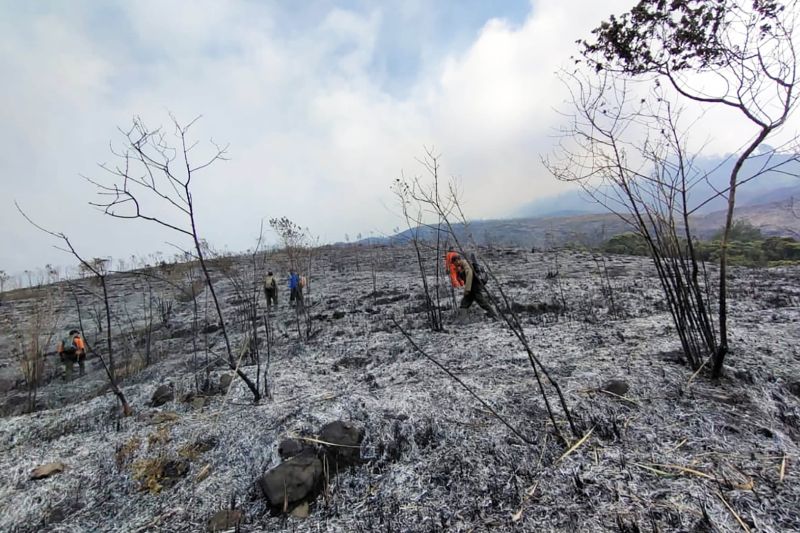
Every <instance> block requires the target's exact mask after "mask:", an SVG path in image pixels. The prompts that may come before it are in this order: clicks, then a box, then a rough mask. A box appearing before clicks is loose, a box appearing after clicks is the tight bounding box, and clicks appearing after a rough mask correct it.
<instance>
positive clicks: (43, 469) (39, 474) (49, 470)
mask: <svg viewBox="0 0 800 533" xmlns="http://www.w3.org/2000/svg"><path fill="white" fill-rule="evenodd" d="M64 468H65V465H64V463H62V462H60V461H57V462H55V463H47V464H44V465H41V466H37V467H36V468H34V469H33V471H32V472H31V479H44V478H47V477H50V476H52V475H53V474H58V473H60V472H63V471H64Z"/></svg>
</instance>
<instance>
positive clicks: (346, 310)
mask: <svg viewBox="0 0 800 533" xmlns="http://www.w3.org/2000/svg"><path fill="white" fill-rule="evenodd" d="M480 257H481V258H483V260H484V261H485V262H486V263H487V264H488V265H491V267H492V269H493V271H494V272H495V273H496V275H497V278H498V280H497V281H495V282H490V284H489V286H488V287H489V290H491V291H495V290H497V286H496V285H493V284H492V283H498V282H499V284H501V285H502V287H503V289H504V291H505V292H506V294H507V295H508V297H509V298H510V300H511V302H512V307H513V309H515V311H516V313H517V314H518V316H519V318H520V321H521V322H522V324H523V325H524V328H525V331H526V334H527V337H528V339H529V341H530V344H531V348H532V350H533V351H534V353H535V354H536V355H537V357H539V358H540V359H541V360H542V362H543V363H544V365H545V366H546V367H547V368H548V369H549V371H550V373H551V374H552V376H553V377H554V379H555V380H556V381H557V382H558V384H559V385H560V387H561V389H562V390H563V392H564V395H565V398H566V402H567V405H568V406H569V408H570V412H571V415H572V417H573V419H574V421H575V424H576V426H577V430H578V435H577V436H573V435H572V434H570V433H569V432H568V431H567V430H566V428H567V426H566V424H565V420H564V419H563V417H562V416H560V415H559V413H558V411H556V416H557V418H558V422H559V426H560V428H558V429H557V428H554V427H553V425H552V423H551V422H550V419H549V417H548V414H547V408H546V406H545V405H544V402H543V401H542V398H541V396H540V395H539V393H538V389H537V385H536V381H535V377H534V374H533V371H532V370H531V366H530V364H529V362H528V358H527V356H526V354H525V350H524V349H523V347H522V346H520V345H519V342H518V340H517V339H516V338H515V337H514V335H512V334H511V332H510V331H509V330H508V328H507V327H506V325H505V324H504V323H503V321H494V320H489V319H488V318H487V317H485V316H484V313H483V312H482V311H481V310H480V309H477V308H476V306H473V308H472V309H470V310H469V311H468V312H467V313H459V312H457V311H456V310H454V309H452V306H453V304H454V303H457V299H458V297H459V296H460V295H459V294H458V293H456V294H453V293H451V290H450V288H449V286H446V285H445V284H444V283H442V285H441V286H440V294H441V297H440V299H439V303H440V305H441V306H442V308H443V318H444V331H443V332H432V331H431V330H430V328H429V327H428V326H427V323H426V316H425V310H426V307H425V301H424V298H423V294H422V288H421V282H420V279H419V270H418V267H417V264H416V260H415V252H414V250H413V249H412V248H408V247H404V246H383V247H366V246H363V247H362V246H349V247H327V248H323V249H320V250H317V252H316V256H315V258H314V261H313V264H312V266H311V268H308V269H304V271H305V274H306V275H307V276H308V278H309V285H308V287H307V293H306V310H307V314H297V313H296V312H295V309H294V308H292V307H290V305H289V302H288V290H287V289H286V287H285V284H284V285H281V286H280V289H279V290H280V293H279V303H278V307H277V309H273V310H271V311H269V312H267V310H266V308H265V306H264V298H263V294H262V293H261V292H260V287H253V284H252V283H253V279H252V269H253V260H252V258H251V257H249V256H241V257H236V258H218V259H215V260H214V261H213V262H212V265H213V267H212V277H213V279H214V282H215V286H216V288H217V291H218V294H219V296H220V300H221V303H222V304H223V312H224V315H225V318H226V321H227V322H228V334H229V336H230V341H231V345H232V346H233V350H234V355H235V357H236V364H237V365H238V367H239V369H240V370H241V371H242V372H243V373H245V374H246V375H247V376H248V377H249V378H250V379H251V380H253V381H256V380H257V383H258V386H259V390H260V391H261V394H262V397H261V399H260V400H259V401H258V403H254V402H253V395H252V394H251V392H250V391H249V389H248V388H247V387H246V386H245V384H244V383H243V382H242V380H241V379H240V378H238V377H235V375H234V373H233V372H232V371H231V370H230V369H229V365H228V362H227V360H226V356H225V353H224V348H223V346H224V340H223V338H222V332H221V330H220V325H219V324H218V321H217V320H216V319H215V318H214V317H215V315H214V314H213V312H212V311H211V309H210V308H209V306H210V305H211V304H210V300H209V297H208V294H207V293H208V290H207V289H206V288H205V287H204V285H203V284H202V282H201V283H197V279H199V278H196V277H193V276H192V273H191V265H172V266H170V265H165V266H162V267H160V268H154V269H150V270H147V271H141V272H128V273H122V274H113V275H110V276H109V278H108V281H109V295H110V297H111V302H110V305H111V308H112V314H113V320H112V333H113V335H112V338H113V346H114V351H115V371H116V373H117V374H116V375H117V376H118V377H119V383H120V388H121V390H122V392H124V394H125V396H126V398H127V401H128V402H129V404H130V405H131V407H132V408H133V411H134V412H133V414H132V415H131V416H127V417H124V416H121V413H120V408H119V402H118V401H117V399H116V398H115V396H114V395H113V394H112V393H111V392H110V391H109V385H108V379H107V376H106V373H105V371H104V370H103V367H102V363H101V361H100V358H99V357H98V356H97V355H91V354H90V357H89V359H88V360H87V375H86V376H83V377H76V379H74V380H73V381H71V382H68V383H64V382H62V380H61V372H62V369H63V367H62V365H60V363H59V361H58V358H57V356H55V355H54V354H52V353H51V354H50V355H48V356H46V357H45V359H44V363H43V368H42V370H41V376H42V379H41V384H40V385H39V387H38V389H37V390H36V393H35V395H34V394H33V393H32V392H31V391H29V390H28V389H27V387H26V382H25V379H24V377H23V373H22V371H21V369H20V361H21V360H24V353H23V352H22V351H21V350H20V348H19V347H20V346H23V347H24V346H25V345H26V339H27V338H29V337H30V335H31V332H35V333H36V334H37V335H41V337H42V339H41V341H40V342H41V343H42V344H43V345H44V344H46V345H47V347H46V348H44V351H45V352H52V351H53V350H54V345H55V342H56V341H57V337H58V336H60V335H62V334H63V331H62V330H63V329H64V328H68V327H72V326H73V325H75V324H77V323H78V322H82V323H83V328H82V329H83V330H84V331H85V333H86V337H87V341H88V342H89V344H90V346H92V347H93V348H94V349H95V350H96V352H97V353H99V354H101V355H107V354H105V353H104V350H106V348H105V337H104V335H105V334H106V330H105V329H103V330H102V331H100V329H101V327H102V328H105V325H104V323H103V321H102V320H97V319H95V316H96V315H98V314H99V315H100V316H102V314H103V312H102V309H101V308H99V307H96V306H97V305H98V300H97V298H96V297H95V296H93V295H96V294H97V292H98V291H97V287H96V286H95V285H93V281H92V280H91V279H85V280H80V281H76V282H72V284H71V285H68V284H66V283H62V284H59V285H58V286H50V287H42V288H41V289H31V290H26V291H14V292H9V293H5V294H3V302H2V304H1V305H0V320H2V324H3V338H2V340H3V343H4V345H5V346H7V347H12V348H11V349H9V350H6V351H5V352H4V355H3V360H2V368H1V369H0V371H1V372H2V374H1V375H0V378H2V380H1V381H0V383H2V396H0V406H2V407H1V408H2V413H3V418H2V419H1V420H0V450H2V454H1V455H0V487H2V488H0V529H2V530H4V531H42V530H48V531H75V530H90V529H91V530H98V531H202V530H213V529H218V530H226V529H230V530H233V529H234V528H237V527H238V528H239V529H240V530H241V531H262V530H279V531H284V530H287V531H289V530H290V531H319V530H323V531H348V532H349V531H375V530H380V531H441V530H449V531H486V530H497V531H563V530H578V531H599V530H610V531H740V530H759V531H794V530H800V515H799V514H798V511H797V510H798V509H800V489H799V488H798V479H799V476H800V474H798V470H797V460H798V457H799V456H800V446H799V444H800V359H798V345H799V342H800V286H799V285H798V283H797V279H798V275H799V274H800V268H798V267H797V266H791V267H780V268H770V269H747V268H737V269H735V270H734V271H733V273H732V276H731V279H730V304H731V331H732V335H731V345H732V352H731V354H730V356H729V359H728V364H729V365H730V366H729V367H727V368H726V372H725V376H724V377H723V378H722V379H721V380H720V381H718V382H717V381H712V380H710V379H708V377H707V375H706V373H705V372H703V371H701V372H698V373H695V372H694V371H693V370H692V369H691V368H690V367H689V366H687V365H686V362H685V361H684V360H683V358H682V355H681V352H680V343H679V342H678V339H677V338H676V335H675V332H674V327H673V322H672V320H671V319H670V317H669V314H668V311H667V307H666V304H665V302H664V301H663V296H662V292H661V290H660V287H659V282H658V278H657V276H656V273H655V271H654V269H653V267H652V264H651V262H650V261H649V260H648V259H647V258H643V257H627V256H613V257H600V256H597V255H592V254H590V253H588V252H575V251H562V252H558V251H545V252H540V251H536V252H531V251H530V250H525V249H515V248H508V249H484V250H481V251H480ZM434 260H435V259H434V258H431V262H430V263H429V264H430V265H431V268H433V265H434V262H433V261H434ZM265 264H266V265H267V267H268V268H270V269H271V270H273V271H275V272H276V274H279V277H280V279H281V280H283V279H284V277H285V272H286V271H287V268H288V265H287V262H286V257H285V256H283V255H282V254H280V253H274V254H268V256H267V257H266V263H265ZM708 268H709V270H708V275H709V276H710V278H711V279H712V280H713V278H714V276H715V274H716V273H715V270H714V268H713V267H711V266H709V267H708ZM248 273H249V274H248ZM431 273H433V271H432V272H431ZM262 276H263V272H261V271H258V272H257V276H256V277H257V280H256V281H258V282H260V279H261V277H262ZM252 294H257V295H259V300H258V306H257V308H256V312H255V314H254V315H253V314H252V313H251V312H250V311H248V301H249V298H250V297H251V295H252ZM74 295H77V299H78V301H79V302H80V303H81V306H82V309H83V311H82V315H83V316H82V317H81V319H80V320H79V319H78V316H77V312H76V306H75V298H74ZM393 320H395V321H396V322H397V324H398V325H399V327H402V328H403V330H405V331H406V332H408V334H409V336H410V337H411V339H412V340H413V341H414V343H415V344H416V345H417V346H419V347H420V348H421V349H422V350H424V351H425V352H426V353H428V354H429V355H431V356H432V357H434V358H436V360H437V361H439V362H440V363H441V364H442V365H443V366H445V367H446V368H447V369H448V370H449V371H450V372H452V373H453V374H454V375H455V376H457V377H458V378H459V379H460V380H461V381H463V382H464V384H466V385H467V386H469V388H470V389H471V390H472V391H474V392H475V393H476V394H477V395H478V396H479V397H480V398H481V399H482V400H484V401H485V402H486V403H487V404H488V405H490V406H491V407H492V409H493V410H494V411H496V412H497V413H498V414H499V415H500V416H502V417H503V419H504V420H505V421H506V422H507V423H508V424H509V425H511V426H512V427H513V428H516V430H517V431H519V433H520V434H521V435H523V436H524V437H525V438H526V439H527V440H528V441H529V443H526V442H524V441H523V440H521V439H520V438H519V437H518V436H517V435H515V434H514V433H512V432H511V431H510V430H509V429H508V427H506V426H505V425H504V424H503V423H502V422H501V421H500V420H498V418H497V417H495V416H494V415H493V414H492V413H491V412H490V411H489V410H488V409H487V408H486V407H485V406H484V405H483V404H482V403H480V402H479V401H477V400H476V399H475V398H474V397H473V396H472V395H471V394H470V392H468V391H467V390H466V389H465V388H464V387H463V386H462V385H460V384H459V383H458V382H456V381H455V380H454V379H453V378H451V377H450V376H449V375H447V374H446V373H445V372H443V371H442V370H441V369H439V368H437V367H436V366H435V365H434V364H432V363H431V362H430V361H429V360H428V359H426V358H425V357H424V356H422V355H421V354H420V353H419V351H418V350H416V349H415V348H414V347H413V346H412V344H411V343H410V342H409V340H408V339H407V338H405V337H404V335H403V334H402V333H401V331H400V330H399V328H398V326H396V325H395V324H394V322H393ZM54 324H55V325H57V334H56V338H53V337H51V338H49V339H46V338H45V337H48V335H47V334H46V330H47V329H48V328H51V327H53V326H54ZM37 329H38V330H39V331H38V332H37V331H36V330H37ZM254 332H255V336H253V333H254ZM46 341H48V342H46ZM336 439H340V442H345V441H346V439H351V440H349V441H346V442H349V443H350V444H341V445H340V446H339V447H335V446H332V445H331V444H332V442H331V441H332V440H336ZM298 458H299V459H298ZM317 461H319V465H317ZM48 464H49V465H51V467H50V471H48V472H44V474H45V475H43V476H42V479H32V477H39V476H38V475H37V476H33V475H32V472H33V470H34V469H35V468H37V467H41V466H43V465H48ZM286 464H290V465H291V467H292V468H295V467H296V468H297V469H299V470H302V471H303V472H305V473H306V474H308V473H309V472H311V474H308V475H309V476H310V477H309V478H308V479H309V490H308V496H307V497H303V496H300V497H298V498H297V499H294V498H290V497H289V490H288V488H287V491H286V493H285V494H284V498H285V501H282V502H281V501H278V502H276V501H273V500H270V499H269V498H268V496H267V493H268V491H269V489H268V487H267V485H268V480H267V479H265V477H264V476H265V474H266V473H267V472H269V471H271V469H274V468H275V467H277V466H278V465H286ZM284 468H289V467H284ZM40 474H41V472H40ZM306 474H303V475H306ZM303 479H306V478H303Z"/></svg>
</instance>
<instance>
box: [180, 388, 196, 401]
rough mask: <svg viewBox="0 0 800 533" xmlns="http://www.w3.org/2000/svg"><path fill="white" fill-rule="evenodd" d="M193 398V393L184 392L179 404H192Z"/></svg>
mask: <svg viewBox="0 0 800 533" xmlns="http://www.w3.org/2000/svg"><path fill="white" fill-rule="evenodd" d="M194 398H195V395H194V391H189V392H185V393H183V394H181V397H180V402H181V403H192V401H193V400H194Z"/></svg>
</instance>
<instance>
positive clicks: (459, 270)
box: [453, 255, 497, 318]
mask: <svg viewBox="0 0 800 533" xmlns="http://www.w3.org/2000/svg"><path fill="white" fill-rule="evenodd" d="M453 263H454V264H455V266H456V277H457V278H458V280H459V281H460V282H461V285H462V286H463V287H464V296H463V297H462V298H461V304H460V305H459V307H460V308H461V309H468V308H469V307H470V306H471V305H472V302H477V303H478V305H479V306H480V307H481V309H483V310H484V311H486V314H487V315H488V316H489V317H491V318H497V312H496V311H495V310H494V308H493V307H492V304H490V303H489V301H488V300H487V299H486V297H485V296H484V294H483V282H482V281H481V278H480V276H478V275H477V274H476V273H475V269H473V268H472V265H470V264H469V261H467V260H466V259H464V258H463V257H461V256H460V255H456V257H454V258H453Z"/></svg>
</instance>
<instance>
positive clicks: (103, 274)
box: [14, 202, 133, 416]
mask: <svg viewBox="0 0 800 533" xmlns="http://www.w3.org/2000/svg"><path fill="white" fill-rule="evenodd" d="M14 205H16V207H17V210H18V211H19V212H20V214H22V216H23V217H24V218H25V220H27V221H28V222H29V223H30V224H31V225H33V226H34V227H35V228H37V229H39V230H41V231H43V232H45V233H47V234H49V235H52V236H53V237H56V238H57V239H60V240H61V241H62V242H63V243H64V244H65V245H66V247H67V248H66V249H65V251H67V252H69V253H71V254H72V255H73V256H74V257H75V259H77V260H78V261H79V262H80V264H81V266H82V267H83V268H84V269H85V271H86V272H90V273H91V274H92V275H93V276H94V277H95V279H97V281H98V283H99V285H100V287H101V288H102V290H103V304H104V306H105V311H106V348H107V353H106V357H107V358H108V360H107V361H106V359H104V358H103V356H102V354H100V353H99V352H96V353H97V355H98V357H99V358H100V361H101V363H102V364H103V368H104V369H105V371H106V376H108V381H109V383H110V385H111V391H112V392H113V393H114V395H115V396H116V397H117V400H119V403H120V406H121V407H122V413H123V415H124V416H129V415H131V414H132V413H133V410H132V409H131V407H130V405H129V404H128V400H127V399H126V398H125V394H124V393H123V392H122V390H121V389H120V388H119V385H118V384H117V378H116V375H115V373H114V372H115V366H114V346H113V344H112V340H111V303H110V301H109V298H108V285H107V283H106V278H107V276H108V272H107V271H106V269H105V266H106V263H105V262H104V261H99V262H98V261H95V260H93V261H91V262H90V261H87V260H86V259H84V258H83V257H82V256H81V255H80V254H79V253H78V252H77V251H76V250H75V248H74V247H73V246H72V243H71V242H70V240H69V238H68V237H67V236H66V235H65V234H63V233H57V232H54V231H50V230H48V229H45V228H43V227H42V226H40V225H38V224H36V223H35V222H34V221H33V220H31V219H30V218H29V217H28V215H26V214H25V212H24V211H22V209H21V208H20V206H19V205H18V204H17V203H16V202H15V203H14ZM62 250H63V249H62ZM73 295H74V296H75V303H76V305H77V306H78V317H79V318H80V314H81V312H80V302H79V300H78V297H77V295H75V293H74V292H73ZM80 329H81V337H82V338H83V339H84V340H85V339H86V335H85V334H84V332H83V325H81V328H80ZM86 347H87V349H91V347H90V346H89V345H88V343H87V346H86Z"/></svg>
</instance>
